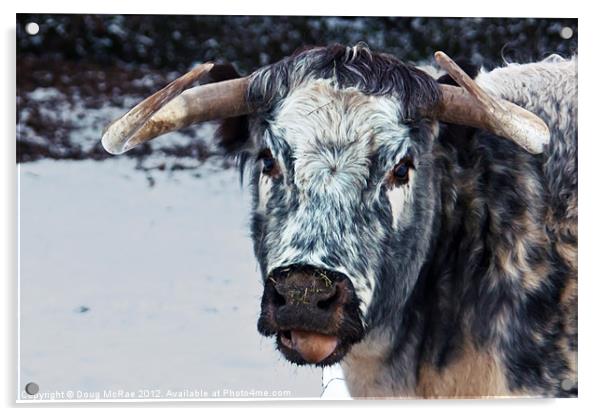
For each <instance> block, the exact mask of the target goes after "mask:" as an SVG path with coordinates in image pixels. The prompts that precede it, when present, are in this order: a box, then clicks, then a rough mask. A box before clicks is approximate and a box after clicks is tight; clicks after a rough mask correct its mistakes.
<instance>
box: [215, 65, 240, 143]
mask: <svg viewBox="0 0 602 416" xmlns="http://www.w3.org/2000/svg"><path fill="white" fill-rule="evenodd" d="M240 77H241V76H240V74H239V73H238V71H237V70H236V69H235V68H234V67H233V66H232V65H231V64H218V65H215V66H214V68H213V70H212V71H211V78H212V81H213V82H219V81H227V80H229V79H235V78H240ZM248 120H249V119H248V116H239V117H232V118H226V119H222V120H219V127H218V128H217V131H216V132H215V136H216V139H217V142H218V143H220V146H221V147H222V148H223V149H224V150H225V151H226V153H233V152H236V151H237V150H238V149H240V148H241V147H242V146H243V145H244V143H245V142H246V141H247V139H248V138H249V121H248Z"/></svg>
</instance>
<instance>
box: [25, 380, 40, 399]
mask: <svg viewBox="0 0 602 416" xmlns="http://www.w3.org/2000/svg"><path fill="white" fill-rule="evenodd" d="M39 391H40V386H38V385H37V384H36V383H27V384H26V385H25V393H27V394H29V395H30V396H33V395H35V394H37V393H38V392H39Z"/></svg>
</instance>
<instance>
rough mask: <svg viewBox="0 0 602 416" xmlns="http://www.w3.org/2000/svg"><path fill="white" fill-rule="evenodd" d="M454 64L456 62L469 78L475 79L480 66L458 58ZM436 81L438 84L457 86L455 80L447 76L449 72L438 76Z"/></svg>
mask: <svg viewBox="0 0 602 416" xmlns="http://www.w3.org/2000/svg"><path fill="white" fill-rule="evenodd" d="M456 64H458V66H459V67H460V68H461V69H462V71H464V72H466V74H467V75H468V76H469V77H470V78H471V79H475V78H476V76H477V75H479V71H480V69H481V67H480V66H478V65H475V64H473V63H472V62H470V61H469V60H468V59H458V60H456ZM437 82H438V83H439V84H445V85H453V86H456V87H458V86H459V85H458V83H457V82H456V81H454V80H453V78H452V77H450V76H449V74H445V75H442V76H440V77H439V78H438V79H437Z"/></svg>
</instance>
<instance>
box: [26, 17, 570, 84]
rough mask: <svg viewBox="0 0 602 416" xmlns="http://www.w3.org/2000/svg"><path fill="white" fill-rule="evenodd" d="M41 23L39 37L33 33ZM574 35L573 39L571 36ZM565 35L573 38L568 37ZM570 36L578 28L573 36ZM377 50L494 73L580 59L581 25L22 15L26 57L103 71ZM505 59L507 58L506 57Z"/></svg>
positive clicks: (248, 64)
mask: <svg viewBox="0 0 602 416" xmlns="http://www.w3.org/2000/svg"><path fill="white" fill-rule="evenodd" d="M28 22H36V23H38V24H39V26H40V32H39V34H37V35H36V36H29V35H28V34H26V33H25V30H24V27H25V24H26V23H28ZM567 27H568V28H570V29H571V31H572V36H571V37H570V38H569V39H565V38H563V36H561V31H562V29H563V28H567ZM566 32H567V31H566V29H565V37H566ZM569 32H570V31H569ZM359 41H364V42H366V43H368V45H369V46H370V47H372V48H373V49H378V50H381V51H386V52H389V53H392V54H395V55H397V56H399V57H400V58H401V59H403V60H406V61H409V62H417V61H424V60H426V59H430V57H431V56H432V53H433V52H434V51H436V50H438V49H442V50H445V51H446V52H447V53H448V54H450V55H451V56H453V57H455V58H464V59H470V60H472V61H473V62H474V63H475V64H479V65H485V66H486V67H493V66H496V65H500V64H501V63H502V62H503V58H505V59H506V60H508V61H515V62H525V61H531V60H537V59H541V58H542V57H544V56H546V55H549V54H551V53H558V54H560V55H563V56H569V55H572V54H574V53H576V52H577V20H576V19H534V18H527V19H516V18H512V19H504V18H428V17H302V16H291V17H287V16H185V15H171V16H160V15H154V16H144V15H30V14H19V15H18V16H17V43H18V53H19V54H35V55H36V56H37V57H39V58H47V59H52V60H54V59H56V60H70V61H85V62H87V63H93V64H98V65H115V64H118V65H122V64H131V65H135V66H139V65H144V66H145V67H149V68H154V69H167V70H177V71H184V70H186V69H188V68H189V67H190V65H191V64H192V63H195V62H200V61H207V60H216V59H219V60H224V61H229V62H232V63H234V64H235V65H236V66H237V67H238V68H239V69H240V70H241V71H242V72H244V73H247V72H249V71H251V70H253V69H255V68H257V67H258V66H260V65H265V64H267V63H270V62H273V61H275V60H277V59H280V58H282V57H283V56H286V55H289V54H291V53H292V52H294V51H295V49H297V48H299V47H301V46H306V45H323V44H326V43H332V42H339V43H343V44H355V43H357V42H359ZM502 57H503V58H502Z"/></svg>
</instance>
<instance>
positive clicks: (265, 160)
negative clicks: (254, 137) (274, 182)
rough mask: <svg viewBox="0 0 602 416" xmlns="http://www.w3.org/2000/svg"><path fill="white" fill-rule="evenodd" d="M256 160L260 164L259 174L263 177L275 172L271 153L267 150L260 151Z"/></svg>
mask: <svg viewBox="0 0 602 416" xmlns="http://www.w3.org/2000/svg"><path fill="white" fill-rule="evenodd" d="M258 159H259V161H260V163H261V173H263V174H264V175H273V174H274V173H275V171H276V160H275V159H274V156H272V152H270V151H269V150H268V149H265V150H262V151H261V152H260V153H259V156H258Z"/></svg>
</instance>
